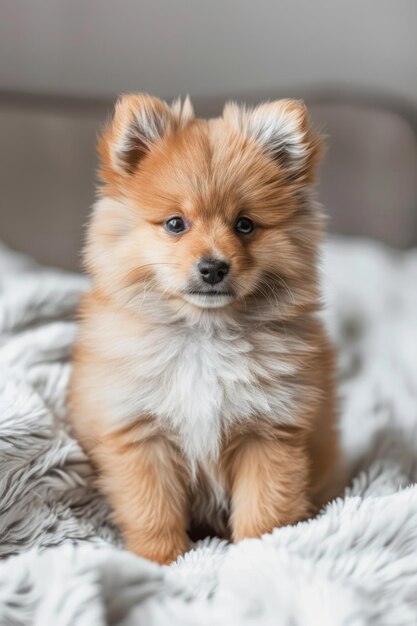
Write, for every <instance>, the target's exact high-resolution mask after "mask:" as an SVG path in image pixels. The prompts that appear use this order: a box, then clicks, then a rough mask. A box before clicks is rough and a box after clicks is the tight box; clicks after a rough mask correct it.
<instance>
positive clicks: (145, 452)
mask: <svg viewBox="0 0 417 626" xmlns="http://www.w3.org/2000/svg"><path fill="white" fill-rule="evenodd" d="M93 456H94V458H95V461H96V463H97V465H98V467H99V470H100V472H101V477H100V480H101V485H102V489H103V491H104V493H106V494H107V496H108V498H109V500H110V503H111V505H112V507H113V510H114V519H115V522H116V523H117V524H118V526H119V527H120V529H121V530H122V533H123V536H124V538H125V541H126V545H127V548H128V549H129V550H131V551H132V552H135V553H136V554H138V555H139V556H142V557H145V558H147V559H151V560H153V561H158V562H159V563H169V562H171V561H173V560H174V559H176V558H177V557H178V556H179V555H181V554H183V553H184V552H185V551H186V550H187V545H188V537H187V533H186V528H187V522H188V516H187V509H188V507H187V497H186V486H185V485H186V468H185V467H184V466H183V465H182V463H181V459H180V457H179V455H178V452H177V451H176V449H175V447H174V445H173V444H172V443H171V442H170V441H169V440H168V439H167V438H166V437H165V436H162V435H161V434H157V435H156V434H155V433H153V432H152V431H149V427H148V426H147V425H145V426H144V427H142V428H141V427H135V428H133V429H127V430H123V431H119V432H117V433H113V434H111V435H108V436H106V437H105V438H102V439H101V441H100V444H99V446H98V447H96V449H95V451H94V454H93Z"/></svg>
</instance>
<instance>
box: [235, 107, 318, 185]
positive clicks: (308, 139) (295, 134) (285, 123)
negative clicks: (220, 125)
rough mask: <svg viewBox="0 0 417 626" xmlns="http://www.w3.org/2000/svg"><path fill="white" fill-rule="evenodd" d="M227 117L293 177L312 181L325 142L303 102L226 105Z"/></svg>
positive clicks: (306, 182)
mask: <svg viewBox="0 0 417 626" xmlns="http://www.w3.org/2000/svg"><path fill="white" fill-rule="evenodd" d="M223 118H224V120H225V121H226V122H227V123H228V124H229V125H230V126H231V127H233V128H234V129H235V130H237V131H238V132H240V133H242V134H243V135H244V136H245V137H247V138H248V139H253V140H254V141H256V142H257V143H258V144H259V146H260V147H261V148H262V149H263V150H264V151H265V152H266V153H267V154H269V155H270V156H271V158H272V159H274V160H275V161H276V162H277V163H278V164H279V165H280V167H281V168H282V170H283V171H284V172H286V173H287V174H288V176H289V177H290V178H291V180H297V181H299V182H304V183H305V184H310V183H312V182H313V179H314V169H315V165H316V164H317V162H318V160H319V157H320V156H321V154H322V152H323V141H322V139H321V138H320V136H319V135H318V134H317V133H315V132H314V131H313V129H312V128H311V124H310V121H309V118H308V113H307V109H306V107H305V105H304V103H303V102H302V101H298V100H276V101H275V102H268V103H265V104H261V105H259V106H257V107H256V108H254V109H248V108H246V107H239V106H238V105H237V104H235V103H233V102H232V103H228V104H226V106H225V108H224V111H223Z"/></svg>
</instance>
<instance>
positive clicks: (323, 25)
mask: <svg viewBox="0 0 417 626" xmlns="http://www.w3.org/2000/svg"><path fill="white" fill-rule="evenodd" d="M416 33H417V2H416V1H415V0H396V1H395V2H393V1H392V0H378V2H376V1H375V0H350V1H349V2H345V3H341V2H334V0H315V2H312V1H311V0H299V1H292V2H291V1H290V0H287V1H277V0H258V1H257V2H253V1H252V2H251V1H247V0H223V1H220V0H206V1H204V2H203V1H201V0H189V1H185V0H148V1H144V0H117V2H116V1H114V0H113V1H110V0H32V1H31V2H28V1H27V0H25V1H23V0H5V1H3V2H2V3H1V6H0V142H1V144H0V145H1V147H0V189H1V197H0V240H3V241H5V242H6V243H7V244H9V245H11V246H13V247H15V248H17V249H20V250H23V251H25V252H28V253H30V254H32V255H33V256H34V257H35V258H37V259H38V260H39V261H42V262H46V263H50V264H55V265H59V266H62V267H67V268H76V267H78V259H79V257H78V251H79V247H80V243H81V239H82V231H83V226H84V224H85V220H86V216H87V215H88V211H89V209H90V207H91V204H92V202H93V200H94V175H95V167H96V157H95V142H96V135H97V132H98V130H99V129H100V126H101V125H102V123H103V121H104V120H105V119H106V118H107V116H108V115H109V112H110V111H111V108H112V102H113V100H114V98H115V96H116V95H117V94H118V93H120V92H127V91H147V92H149V93H152V94H154V95H157V96H160V97H163V98H166V99H172V98H174V97H176V96H177V95H185V94H187V93H189V94H190V95H191V97H192V99H193V101H194V103H195V108H196V111H197V113H198V114H199V115H201V116H206V115H217V114H219V113H220V112H221V109H222V105H223V103H224V101H225V100H227V99H237V100H239V101H246V102H249V103H255V102H258V101H260V100H264V99H273V98H279V97H296V98H304V99H305V100H306V102H307V104H308V105H309V106H310V108H311V111H312V115H313V119H314V120H315V122H316V125H317V126H318V127H319V128H321V129H322V130H323V131H324V132H325V133H326V134H327V135H328V146H329V149H328V153H327V155H326V158H325V161H324V163H323V166H322V171H321V180H320V184H319V187H318V196H319V199H320V200H321V202H323V203H324V204H325V207H326V210H327V213H328V215H329V218H330V219H329V227H330V229H331V230H332V231H335V232H342V233H347V234H354V235H364V236H371V237H374V238H377V239H380V240H382V241H386V242H388V243H390V244H391V245H393V246H399V247H408V246H412V245H416V244H417V37H416Z"/></svg>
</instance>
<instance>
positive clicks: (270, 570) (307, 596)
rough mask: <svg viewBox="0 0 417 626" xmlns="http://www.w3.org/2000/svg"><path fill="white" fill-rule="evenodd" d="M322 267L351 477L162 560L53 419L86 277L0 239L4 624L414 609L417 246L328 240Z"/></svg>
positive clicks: (304, 616)
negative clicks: (147, 556) (342, 488)
mask: <svg viewBox="0 0 417 626" xmlns="http://www.w3.org/2000/svg"><path fill="white" fill-rule="evenodd" d="M324 270H325V271H324V275H325V279H324V286H325V293H326V294H327V300H328V303H329V310H328V313H327V315H328V318H329V325H330V329H331V333H332V336H333V338H334V340H335V343H336V346H337V349H338V354H339V372H340V387H339V388H340V399H341V430H342V437H343V444H344V448H345V450H346V454H347V456H348V459H349V463H350V468H351V470H352V475H353V480H352V483H351V485H350V487H349V488H348V489H347V490H346V492H345V493H344V494H343V496H342V497H340V498H339V499H338V500H336V501H335V502H333V503H331V504H329V505H328V506H327V507H326V508H325V510H324V511H323V512H322V513H321V514H320V515H319V516H318V517H317V518H316V519H314V520H311V521H309V522H303V523H300V524H298V525H297V526H293V527H286V528H281V529H279V530H275V531H274V532H273V533H272V534H270V535H266V536H264V537H262V538H261V539H259V540H246V541H243V542H241V543H240V544H238V545H234V546H228V545H227V544H225V543H224V542H220V541H218V540H211V541H204V542H201V543H200V544H198V545H196V547H195V549H194V550H192V551H191V552H189V553H188V554H187V555H186V556H185V557H184V558H181V559H179V560H178V562H177V563H175V564H173V565H171V566H170V567H159V566H158V565H155V564H153V563H150V562H147V561H144V560H142V559H139V558H136V557H135V556H133V555H131V554H129V553H127V552H126V551H124V550H123V549H122V545H121V541H120V538H119V536H118V533H117V531H116V529H115V528H114V527H113V526H112V525H111V523H110V521H109V511H108V508H107V505H106V503H105V502H104V501H103V499H102V498H101V497H100V495H99V494H98V493H97V492H96V490H95V488H94V483H93V477H92V473H91V469H90V467H89V464H88V462H87V460H86V458H85V456H84V454H83V452H82V451H81V449H80V448H79V446H78V444H77V443H76V441H74V439H73V438H72V437H71V435H70V434H69V432H68V428H67V425H66V423H65V391H66V387H67V383H68V377H69V373H70V364H69V360H68V359H69V352H70V348H71V343H72V341H73V338H74V333H75V330H76V324H75V322H74V318H73V316H74V310H75V307H76V304H77V299H78V297H79V294H80V292H81V291H82V290H83V289H84V288H85V286H86V282H85V279H83V278H82V277H80V276H76V275H71V274H67V273H64V272H60V271H57V270H51V269H42V268H40V267H37V266H36V265H35V264H34V263H32V262H30V261H29V260H27V259H25V258H24V257H21V256H19V255H16V254H14V253H11V252H10V251H8V250H7V249H5V248H0V559H1V560H0V624H5V625H7V626H8V625H18V624H36V625H39V626H40V625H42V626H44V625H46V626H49V625H51V626H64V625H65V626H67V625H68V626H96V625H97V626H99V625H102V624H103V625H104V624H119V625H121V624H123V625H124V626H127V625H133V624H145V625H146V626H152V625H154V624H158V625H161V626H165V625H168V624H169V625H170V626H172V625H174V624H181V625H182V626H187V625H189V626H195V625H221V624H222V625H223V624H225V625H228V626H234V625H238V624H247V625H250V624H251V625H252V624H253V625H255V624H256V625H257V626H259V625H268V626H269V625H274V626H276V625H278V626H279V625H288V626H290V625H291V626H297V625H302V626H313V625H314V626H326V625H329V626H330V625H331V626H334V625H344V626H348V625H349V626H359V625H365V624H374V625H377V626H385V625H386V626H394V625H395V626H400V625H401V626H404V625H406V624H410V625H411V624H412V625H415V624H417V486H415V485H414V482H415V480H416V477H417V465H416V463H417V436H416V425H417V251H412V252H409V253H405V254H400V253H394V252H392V251H390V250H388V249H386V248H383V247H382V246H378V245H376V244H372V243H370V242H360V241H347V240H333V241H332V242H331V243H330V244H329V245H328V246H327V247H326V249H325V253H324Z"/></svg>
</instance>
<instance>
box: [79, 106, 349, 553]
mask: <svg viewBox="0 0 417 626" xmlns="http://www.w3.org/2000/svg"><path fill="white" fill-rule="evenodd" d="M321 145H322V143H321V140H320V137H319V136H318V135H317V134H316V133H315V132H314V131H313V130H312V128H311V125H310V123H309V119H308V115H307V112H306V109H305V107H304V105H303V104H302V103H300V102H298V101H292V100H279V101H276V102H270V103H267V104H262V105H260V106H258V107H256V108H254V109H249V108H246V107H240V106H238V105H236V104H233V103H232V104H227V105H226V106H225V108H224V111H223V114H222V116H221V117H220V118H218V119H212V120H208V121H206V120H201V119H195V118H194V114H193V109H192V105H191V103H190V101H189V99H188V98H187V99H186V100H185V101H184V102H181V101H176V102H175V103H174V104H173V105H172V106H169V105H168V104H166V103H165V102H162V101H161V100H158V99H156V98H152V97H150V96H148V95H142V94H135V95H126V96H123V97H122V98H121V99H120V100H119V102H118V103H117V105H116V110H115V114H114V119H113V121H112V122H111V123H110V124H109V126H108V128H107V129H106V131H105V132H104V134H103V136H102V138H101V140H100V143H99V155H100V163H101V165H100V178H101V181H102V186H101V188H100V190H99V199H98V201H97V202H96V204H95V207H94V210H93V214H92V218H91V222H90V225H89V228H88V237H87V242H86V246H85V250H84V261H85V266H86V268H87V271H88V272H89V274H90V276H91V290H90V292H89V293H87V294H86V295H85V296H84V298H83V300H82V302H81V307H80V318H81V324H80V331H79V336H78V340H77V343H76V346H75V350H74V371H73V377H72V383H71V388H70V406H71V420H72V424H73V427H74V429H75V432H76V435H77V436H78V438H79V440H80V442H81V444H82V446H83V447H84V449H85V450H86V451H87V453H88V454H89V456H90V458H91V460H92V462H93V464H94V465H95V466H96V468H97V471H98V475H99V480H100V485H101V489H102V491H103V493H104V494H106V495H107V497H108V499H109V501H110V503H111V506H112V508H113V511H114V519H115V522H116V523H117V524H118V526H119V527H120V529H121V531H122V533H123V536H124V538H125V541H126V545H127V547H128V548H129V549H130V550H132V551H133V552H135V553H136V554H138V555H140V556H143V557H146V558H149V559H153V560H155V561H158V562H160V563H168V562H170V561H172V560H173V559H175V558H176V557H178V555H181V554H182V553H184V551H186V550H187V547H188V543H189V538H188V534H187V531H189V529H190V528H191V527H192V526H193V524H195V525H209V526H210V527H211V528H213V529H214V531H215V532H216V533H218V534H219V535H222V536H225V537H228V538H230V539H231V540H233V541H239V540H240V539H243V538H245V537H259V536H260V535H261V534H262V533H268V532H270V531H271V530H272V529H273V528H275V527H278V526H283V525H285V524H293V523H295V522H298V521H299V520H303V519H306V518H307V517H309V516H311V515H312V514H313V513H314V511H315V510H316V508H317V506H318V505H319V504H320V503H321V502H323V501H324V500H325V498H326V493H328V492H327V491H326V488H327V486H328V482H329V481H328V478H329V476H330V475H331V474H332V473H333V472H332V470H333V469H334V467H335V463H336V460H337V457H338V437H337V433H336V429H335V399H334V385H333V356H332V350H331V347H330V345H329V342H328V340H327V337H326V334H325V331H324V329H323V326H322V323H321V320H320V317H319V315H318V310H319V307H320V294H319V289H318V275H317V259H318V244H319V242H320V239H321V237H322V230H323V219H322V215H321V212H320V209H319V207H318V206H317V204H315V203H314V202H313V199H312V186H313V184H314V181H315V170H316V166H317V164H318V161H319V158H320V155H321V152H322V149H321Z"/></svg>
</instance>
